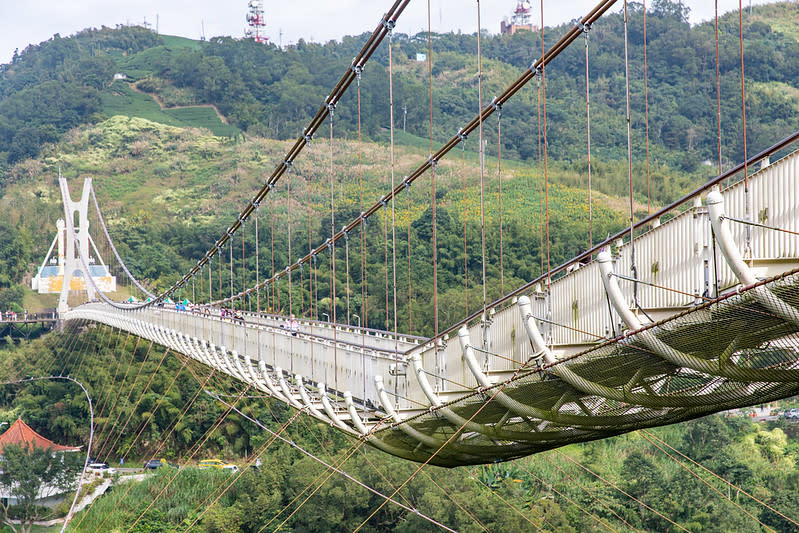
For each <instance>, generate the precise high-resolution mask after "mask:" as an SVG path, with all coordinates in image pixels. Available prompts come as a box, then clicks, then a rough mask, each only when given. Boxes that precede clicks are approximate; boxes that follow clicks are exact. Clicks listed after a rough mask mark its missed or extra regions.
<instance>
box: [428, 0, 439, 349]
mask: <svg viewBox="0 0 799 533" xmlns="http://www.w3.org/2000/svg"><path fill="white" fill-rule="evenodd" d="M431 28H432V24H431V22H430V0H427V77H428V83H429V89H430V158H431V161H430V163H431V164H430V200H431V204H432V207H431V214H432V219H433V221H432V224H433V337H434V338H438V242H437V232H436V165H437V164H438V162H437V161H436V160H434V159H432V157H433V44H432V43H433V38H432V29H431ZM434 351H436V352H437V351H438V350H437V347H436V348H435V349H434Z"/></svg>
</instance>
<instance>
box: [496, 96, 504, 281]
mask: <svg viewBox="0 0 799 533" xmlns="http://www.w3.org/2000/svg"><path fill="white" fill-rule="evenodd" d="M494 105H496V106H497V181H498V182H499V293H500V294H501V295H502V296H505V265H504V257H505V253H504V251H503V247H502V241H503V238H502V233H503V226H502V104H494Z"/></svg>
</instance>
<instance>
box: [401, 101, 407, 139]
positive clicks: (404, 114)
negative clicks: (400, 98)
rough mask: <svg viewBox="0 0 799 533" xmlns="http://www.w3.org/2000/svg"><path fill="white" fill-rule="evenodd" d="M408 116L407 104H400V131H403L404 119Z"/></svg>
mask: <svg viewBox="0 0 799 533" xmlns="http://www.w3.org/2000/svg"><path fill="white" fill-rule="evenodd" d="M407 118H408V104H404V105H403V106H402V133H405V120H406V119H407Z"/></svg>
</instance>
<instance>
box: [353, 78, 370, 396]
mask: <svg viewBox="0 0 799 533" xmlns="http://www.w3.org/2000/svg"><path fill="white" fill-rule="evenodd" d="M361 74H362V70H361V68H360V67H356V70H355V79H356V81H357V95H358V212H359V213H361V216H363V152H362V147H361ZM359 231H360V234H361V308H360V309H359V313H360V317H361V320H359V324H358V325H359V326H361V325H362V326H363V327H364V328H366V327H369V318H368V317H369V314H368V312H367V310H368V306H367V302H366V298H367V294H368V293H367V286H366V282H367V276H366V219H364V221H363V222H362V223H361V225H360V230H359ZM365 349H366V334H365V332H364V330H363V329H361V376H362V387H363V397H364V398H366V357H365V355H364V351H365Z"/></svg>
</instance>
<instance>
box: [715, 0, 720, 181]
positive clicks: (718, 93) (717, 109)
mask: <svg viewBox="0 0 799 533" xmlns="http://www.w3.org/2000/svg"><path fill="white" fill-rule="evenodd" d="M715 4H716V16H715V29H716V125H717V126H718V151H719V153H718V156H719V176H720V175H721V173H722V166H721V76H720V75H719V0H716V1H715Z"/></svg>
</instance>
